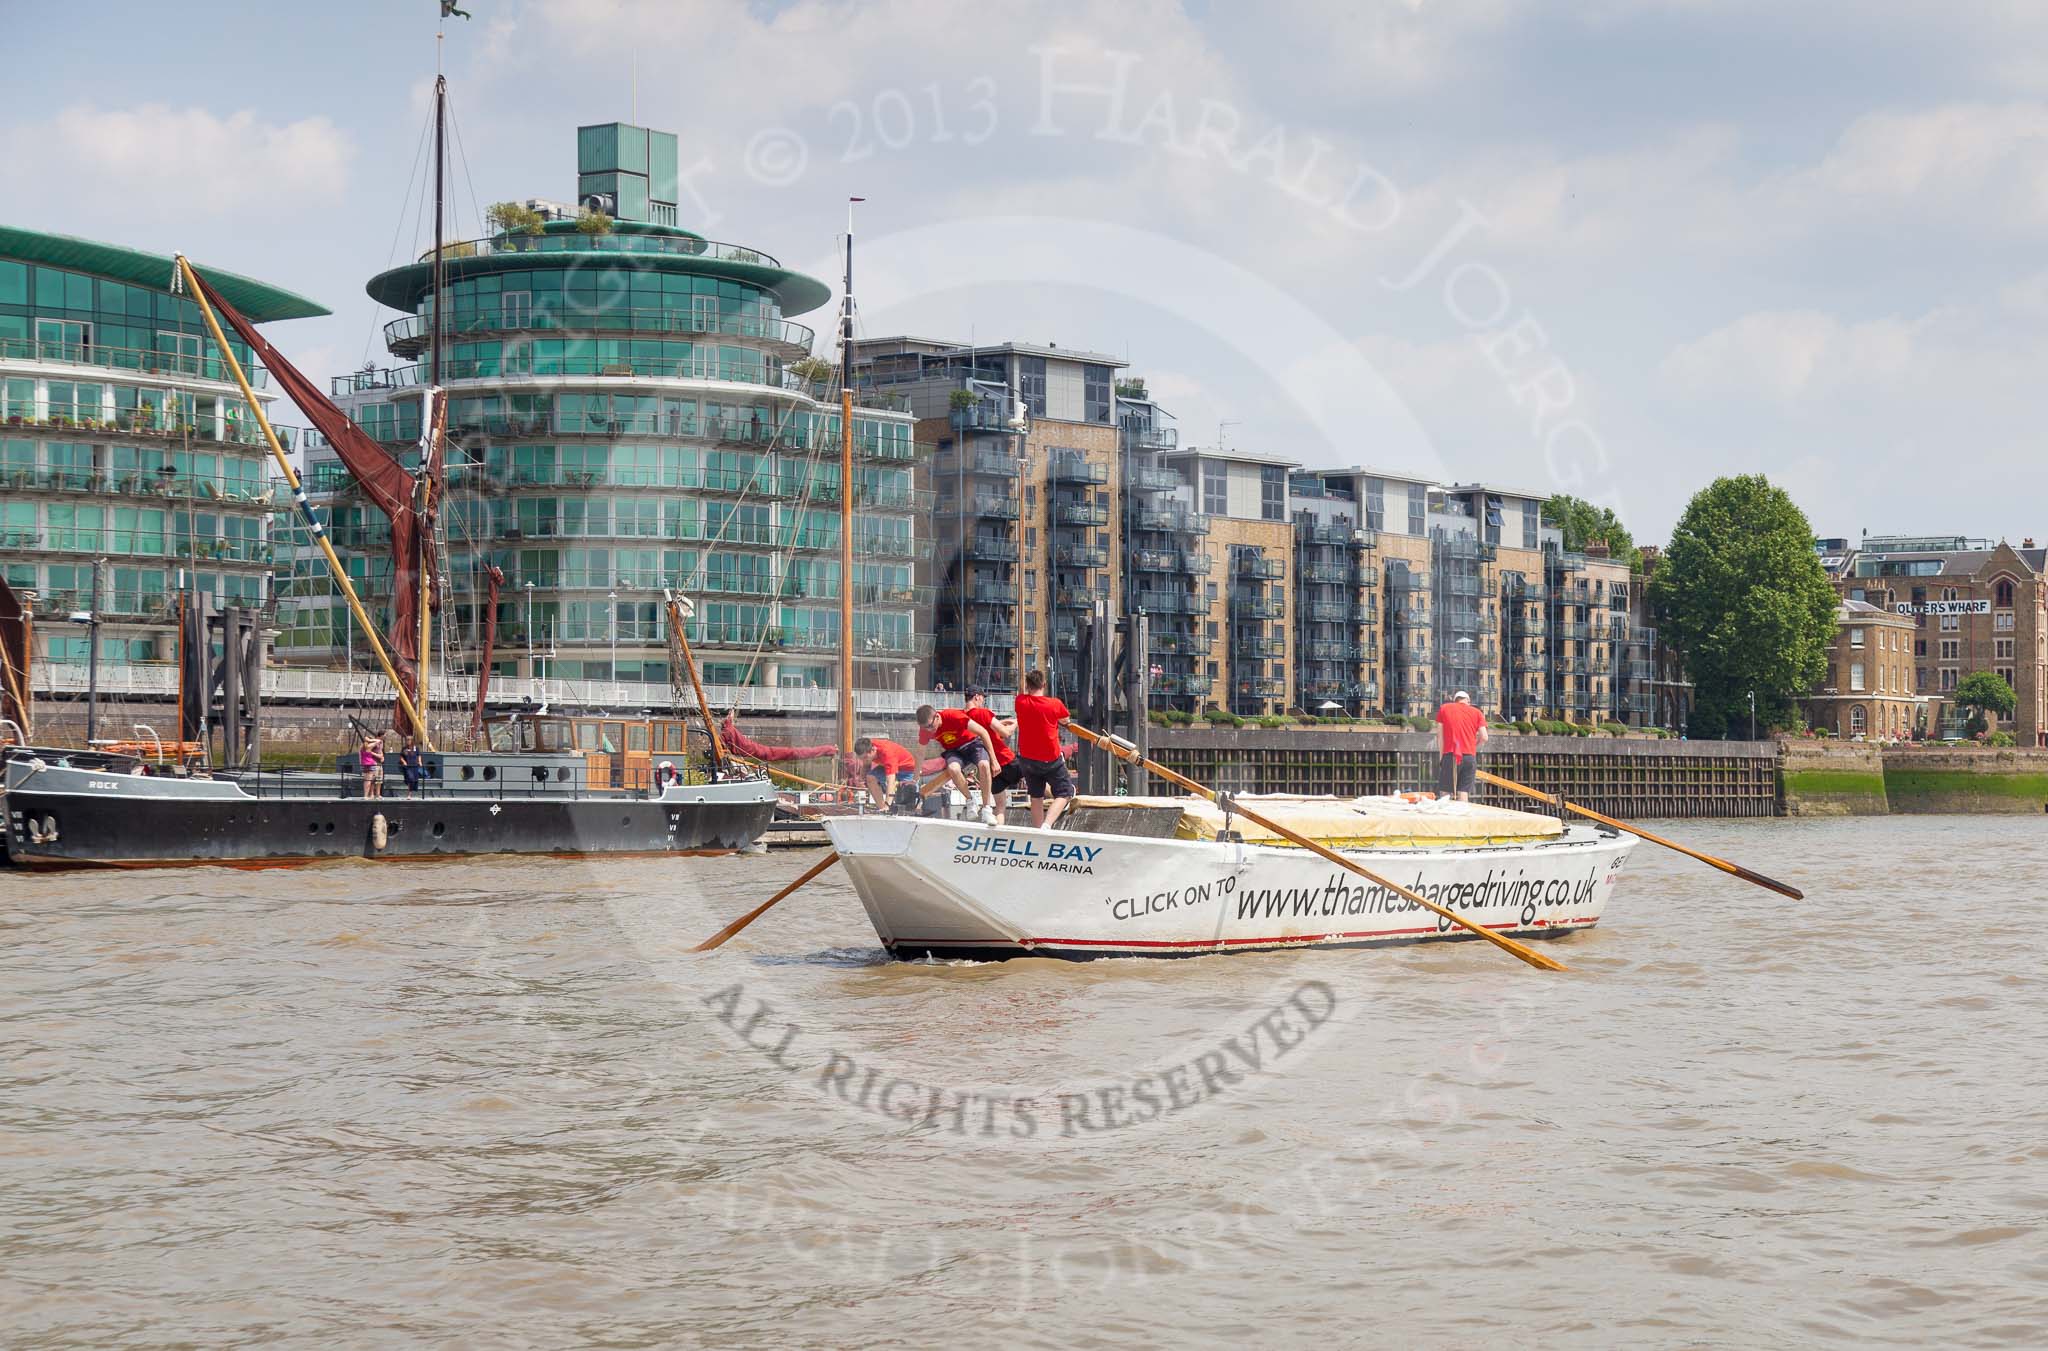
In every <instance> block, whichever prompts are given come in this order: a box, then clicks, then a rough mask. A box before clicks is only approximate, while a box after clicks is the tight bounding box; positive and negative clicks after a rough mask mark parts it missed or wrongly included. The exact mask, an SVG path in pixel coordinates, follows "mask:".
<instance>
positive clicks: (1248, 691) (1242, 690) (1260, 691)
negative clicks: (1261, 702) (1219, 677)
mask: <svg viewBox="0 0 2048 1351" xmlns="http://www.w3.org/2000/svg"><path fill="white" fill-rule="evenodd" d="M1234 688H1235V689H1236V690H1237V692H1238V693H1239V694H1244V695H1250V696H1251V697H1253V698H1255V699H1278V698H1280V697H1282V696H1283V695H1285V694H1286V693H1287V682H1286V681H1284V680H1273V679H1269V678H1265V677H1261V678H1258V679H1254V680H1240V681H1237V682H1236V684H1235V687H1234Z"/></svg>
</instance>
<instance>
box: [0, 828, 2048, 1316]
mask: <svg viewBox="0 0 2048 1351" xmlns="http://www.w3.org/2000/svg"><path fill="white" fill-rule="evenodd" d="M1668 829H1669V831H1670V833H1673V834H1676V835H1681V836H1682V837H1684V838H1685V839H1687V840H1689V841H1693V842H1696V843H1698V844H1699V845H1701V846H1702V847H1704V848H1707V849H1709V850H1712V851H1716V852H1721V853H1724V854H1726V855H1728V856H1731V857H1734V858H1736V859H1738V860H1739V861H1742V862H1746V863H1748V864H1750V865H1751V866H1753V867H1756V868H1758V869H1759V870H1761V871H1764V872H1766V873H1770V874H1772V875H1775V876H1779V877H1782V878H1784V879H1785V880H1787V881H1791V882H1794V883H1795V884H1797V885H1799V886H1802V887H1804V888H1805V889H1806V891H1807V893H1808V900H1807V901H1806V902H1805V903H1803V904H1795V903H1792V902H1787V901H1784V900H1781V899H1779V898H1777V897H1776V896H1774V895H1771V894H1768V893H1765V892H1762V891H1759V890H1756V889H1753V888H1750V887H1747V886H1744V885H1742V884H1740V883H1738V882H1735V881H1733V880H1731V879H1728V878H1725V877H1723V876H1721V875H1720V874H1718V873H1715V872H1712V871H1709V870H1707V869H1705V868H1703V867H1701V866H1699V865H1697V864H1694V863H1691V862H1689V861H1687V860H1684V859H1681V858H1678V857H1676V856H1675V855H1669V854H1666V853H1664V852H1663V851H1661V850H1657V849H1654V848H1652V847H1649V846H1645V847H1643V848H1641V849H1639V850H1638V851H1637V854H1636V856H1635V858H1634V859H1633V860H1632V862H1631V865H1630V870H1629V874H1628V877H1627V880H1626V881H1625V882H1624V884H1623V886H1622V887H1621V888H1620V889H1619V891H1618V894H1617V895H1616V897H1615V899H1614V901H1613V902H1612V903H1611V904H1610V906H1609V909H1608V912H1607V918H1606V921H1605V922H1604V923H1603V925H1602V927H1601V928H1600V929H1599V930H1597V931H1596V932H1594V933H1592V934H1586V935H1580V936H1577V937H1575V938H1573V939H1570V940H1567V941H1565V942H1562V943H1560V944H1557V945H1555V946H1551V947H1549V948H1547V949H1546V950H1547V951H1550V952H1552V953H1555V954H1557V955H1558V956H1560V957H1562V958H1563V959H1564V960H1565V961H1566V962H1568V963H1569V964H1570V966H1571V967H1572V968H1573V969H1572V971H1571V972H1570V973H1569V974H1565V975H1552V974H1545V973H1542V972H1538V971H1535V970H1532V969H1530V968H1527V967H1524V966H1522V965H1520V964H1519V963H1516V962H1514V961H1513V960H1511V959H1509V958H1508V957H1506V956H1505V955H1504V954H1502V953H1500V952H1497V951H1495V950H1494V949H1492V948H1491V947H1488V946H1485V945H1479V944H1460V945H1456V946H1434V947H1418V948H1406V949H1400V950H1393V951H1385V952H1378V953H1373V952H1365V953H1360V952H1328V953H1298V954H1282V955H1271V956H1238V957H1227V958H1207V959H1201V960H1196V961H1184V962H1156V963H1147V962H1136V961H1124V962H1103V963H1096V964H1092V965H1068V964H1063V963H1058V962H1050V961H1027V962H1013V963H1009V964H1006V965H966V964H962V965H951V966H939V965H896V964H890V963H886V962H883V961H882V960H881V959H880V953H879V950H878V949H877V947H876V946H875V943H874V936H873V932H872V930H870V929H869V928H868V926H867V924H866V921H865V919H864V917H863V916H862V914H861V912H860V910H859V908H858V906H857V904H856V903H855V901H854V899H853V897H852V894H851V892H850V890H849V889H848V888H847V887H846V885H845V883H844V881H843V880H841V879H840V878H839V877H838V875H837V874H836V873H828V874H827V875H826V877H825V878H824V879H821V880H820V881H819V882H818V883H816V884H814V885H813V886H812V887H810V888H809V889H807V890H806V891H804V892H800V893H799V894H798V895H797V896H796V897H794V898H792V899H791V900H789V901H787V902H785V903H784V904H782V905H781V906H780V907H778V908H777V909H776V910H774V911H771V912H770V913H769V914H768V916H767V917H765V918H764V919H763V920H761V921H760V922H759V923H758V924H756V925H755V926H754V927H753V928H751V929H749V930H748V931H747V932H746V933H744V934H743V935H741V936H740V938H738V939H737V940H735V941H734V942H733V943H731V944H730V945H728V946H727V947H726V948H725V949H723V950H721V951H719V952H717V953H715V954H712V955H709V956H703V957H696V956H690V955H688V954H687V952H686V949H687V948H688V946H689V945H690V944H691V943H693V942H695V941H696V940H698V939H700V938H702V937H704V936H705V935H707V934H709V933H710V932H712V931H714V930H715V929H717V928H718V927H719V926H720V925H721V924H722V923H724V922H725V921H726V920H727V919H728V918H730V917H732V916H733V915H735V914H737V913H739V912H740V911H742V910H744V909H746V908H747V907H748V906H750V905H752V904H754V903H755V902H756V901H757V900H759V899H760V898H762V897H763V896H765V895H766V894H767V893H768V892H769V891H770V890H772V889H773V888H774V887H775V886H777V885H779V884H780V883H781V882H782V881H785V880H787V879H789V878H791V877H793V876H795V875H796V874H797V873H798V872H799V871H801V870H802V869H803V868H804V867H806V866H808V865H809V864H810V863H811V862H812V861H814V860H815V858H816V857H817V856H816V855H815V854H814V853H811V852H809V851H794V852H788V853H777V854H773V855H770V856H768V857H765V858H762V857H755V858H732V859H693V860H682V861H677V862H660V861H630V862H618V863H606V864H588V863H571V862H539V863H535V862H497V861H492V862H483V863H451V864H444V865H429V866H420V867H397V866H388V865H387V866H371V865H362V864H341V865H333V866H325V867H318V868H312V869H307V870H303V871H298V872H269V873H241V872H233V871H227V870H219V869H203V870H189V871H179V872H160V873H136V874H124V875H92V876H86V875H64V876H19V875H14V876H0V896H4V898H5V899H4V904H0V924H4V926H5V927H4V933H0V1041H4V1047H5V1063H4V1069H0V1184H4V1185H0V1327H4V1328H5V1329H6V1331H5V1333H4V1334H0V1340H4V1341H5V1342H6V1343H7V1344H8V1345H12V1346H46V1345H48V1346H57V1345H80V1346H85V1345H90V1346H115V1345H160V1344H165V1343H200V1344H211V1345H225V1344H237V1343H244V1344H258V1343H260V1344H264V1345H297V1346H343V1345H347V1346H375V1345H400V1344H419V1343H421V1342H427V1343H441V1344H453V1343H457V1342H461V1343H467V1344H502V1345H515V1346H518V1345H533V1346H557V1345H605V1346H689V1345H699V1344H702V1345H711V1346H789V1345H818V1346H851V1345H865V1346H897V1345H902V1346H919V1345H931V1344H937V1343H942V1342H952V1341H958V1340H961V1339H963V1338H965V1337H970V1336H978V1337H980V1338H981V1339H984V1340H994V1341H998V1342H1000V1343H1003V1344H1019V1345H1047V1346H1051V1345H1061V1346H1112V1345H1133V1344H1139V1343H1157V1342H1180V1343H1184V1344H1204V1343H1209V1342H1217V1341H1224V1342H1235V1343H1239V1344H1245V1345H1259V1346H1285V1345H1315V1344H1328V1343H1334V1344H1348V1343H1352V1342H1360V1341H1371V1342H1381V1341H1394V1342H1400V1343H1407V1344H1425V1345H1452V1344H1459V1345H1463V1344H1471V1343H1474V1342H1477V1341H1479V1340H1481V1339H1482V1338H1484V1339H1505V1340H1511V1341H1513V1342H1515V1343H1527V1342H1533V1341H1539V1340H1540V1341H1542V1342H1545V1343H1547V1344H1551V1345H1595V1344H1612V1343H1615V1342H1621V1341H1625V1342H1627V1343H1629V1344H1632V1345H1645V1346H1696V1345H1704V1344H1716V1345H1752V1346H1753V1345H1762V1344H1772V1345H1870V1344H1881V1345H1901V1346H1905V1345H1920V1344H1926V1343H1942V1344H1949V1345H1963V1344H1976V1345H2022V1344H2025V1345H2040V1344H2042V1342H2043V1341H2044V1340H2048V1240H2044V1238H2043V1236H2042V1235H2043V1233H2044V1222H2048V1073H2044V1071H2043V1069H2042V1059H2041V1056H2040V1053H2039V1045H2040V1038H2041V1030H2042V1027H2043V1025H2044V1023H2048V996H2044V983H2043V975H2042V973H2043V970H2044V969H2048V940H2044V937H2043V934H2044V932H2048V930H2044V927H2043V925H2042V924H2040V923H2039V922H2038V918H2037V915H2036V913H2035V912H2036V910H2037V909H2038V907H2039V906H2040V904H2041V894H2042V890H2043V883H2044V881H2048V824H2044V822H2042V821H2041V820H2039V819H2035V818H2004V819H2000V818H1964V817H1953V818H1908V819H1876V820H1863V821H1836V822H1810V821H1777V822H1755V821H1747V822H1726V823H1718V822H1685V823H1678V824H1674V825H1672V826H1670V827H1669V828H1668ZM1255 1062H1256V1063H1257V1065H1258V1068H1257V1069H1256V1070H1254V1069H1253V1068H1252V1066H1253V1064H1254V1063H1255ZM1147 1097H1149V1099H1150V1103H1151V1105H1150V1106H1149V1107H1148V1106H1147V1105H1146V1098H1147Z"/></svg>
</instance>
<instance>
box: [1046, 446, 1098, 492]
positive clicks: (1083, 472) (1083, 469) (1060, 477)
mask: <svg viewBox="0 0 2048 1351" xmlns="http://www.w3.org/2000/svg"><path fill="white" fill-rule="evenodd" d="M1046 472H1047V473H1048V474H1049V475H1050V476H1051V478H1052V481H1053V482H1054V483H1086V484H1101V483H1107V482H1109V466H1108V465H1103V464H1097V463H1095V462H1094V461H1093V460H1090V459H1089V458H1088V457H1087V456H1085V455H1073V454H1058V453H1055V454H1054V455H1053V456H1052V458H1051V461H1050V462H1049V463H1048V464H1047V466H1046Z"/></svg>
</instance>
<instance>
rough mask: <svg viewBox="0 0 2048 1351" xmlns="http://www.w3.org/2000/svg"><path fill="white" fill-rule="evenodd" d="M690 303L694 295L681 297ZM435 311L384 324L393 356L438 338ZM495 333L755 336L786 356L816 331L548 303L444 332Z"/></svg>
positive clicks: (768, 322)
mask: <svg viewBox="0 0 2048 1351" xmlns="http://www.w3.org/2000/svg"><path fill="white" fill-rule="evenodd" d="M679 299H681V300H683V301H684V302H685V303H686V305H687V302H688V300H689V297H687V296H684V297H679ZM433 326H434V320H433V318H432V316H430V315H419V314H409V315H407V316H405V317H404V318H403V319H394V320H392V321H391V322H390V323H388V324H386V325H384V345H385V346H386V347H387V348H388V349H390V351H391V354H392V355H393V356H401V357H411V356H418V355H419V354H420V353H421V352H424V351H426V350H427V348H428V346H429V345H430V342H431V339H432V337H433ZM493 333H603V334H657V333H658V334H684V335H691V336H695V335H699V334H702V335H706V336H713V337H721V338H752V339H755V340H758V341H760V342H765V343H771V344H774V345H775V346H777V347H781V348H784V349H787V350H786V351H785V352H784V355H786V356H797V357H800V356H803V355H805V354H806V353H808V352H809V351H810V350H811V344H812V342H813V341H814V340H815V339H816V337H817V333H816V332H815V331H814V330H812V329H809V328H806V327H804V326H803V325H802V324H792V323H789V322H788V321H786V320H782V319H762V318H759V317H756V316H752V315H735V314H717V313H706V312H699V311H697V310H695V309H693V308H678V309H632V308H625V307H622V308H618V309H611V308H605V307H599V308H595V309H555V308H552V307H549V306H545V305H541V306H527V307H523V308H513V309H503V308H492V309H488V310H469V311H458V310H451V311H449V314H448V320H447V325H446V327H445V328H444V329H443V331H442V335H441V336H442V339H443V341H445V342H454V341H457V340H459V339H463V338H475V337H477V336H478V335H480V334H482V335H488V334H493Z"/></svg>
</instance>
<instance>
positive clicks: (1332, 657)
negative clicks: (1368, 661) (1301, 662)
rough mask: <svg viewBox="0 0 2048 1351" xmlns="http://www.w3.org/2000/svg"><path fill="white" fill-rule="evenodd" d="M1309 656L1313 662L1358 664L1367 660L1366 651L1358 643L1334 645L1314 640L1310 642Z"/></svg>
mask: <svg viewBox="0 0 2048 1351" xmlns="http://www.w3.org/2000/svg"><path fill="white" fill-rule="evenodd" d="M1308 655H1309V659H1310V660H1311V661H1343V662H1357V661H1363V660H1365V649H1364V648H1362V647H1360V646H1359V645H1358V644H1357V643H1333V642H1330V641H1328V640H1326V639H1317V638H1312V639H1310V640H1309V642H1308Z"/></svg>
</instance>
